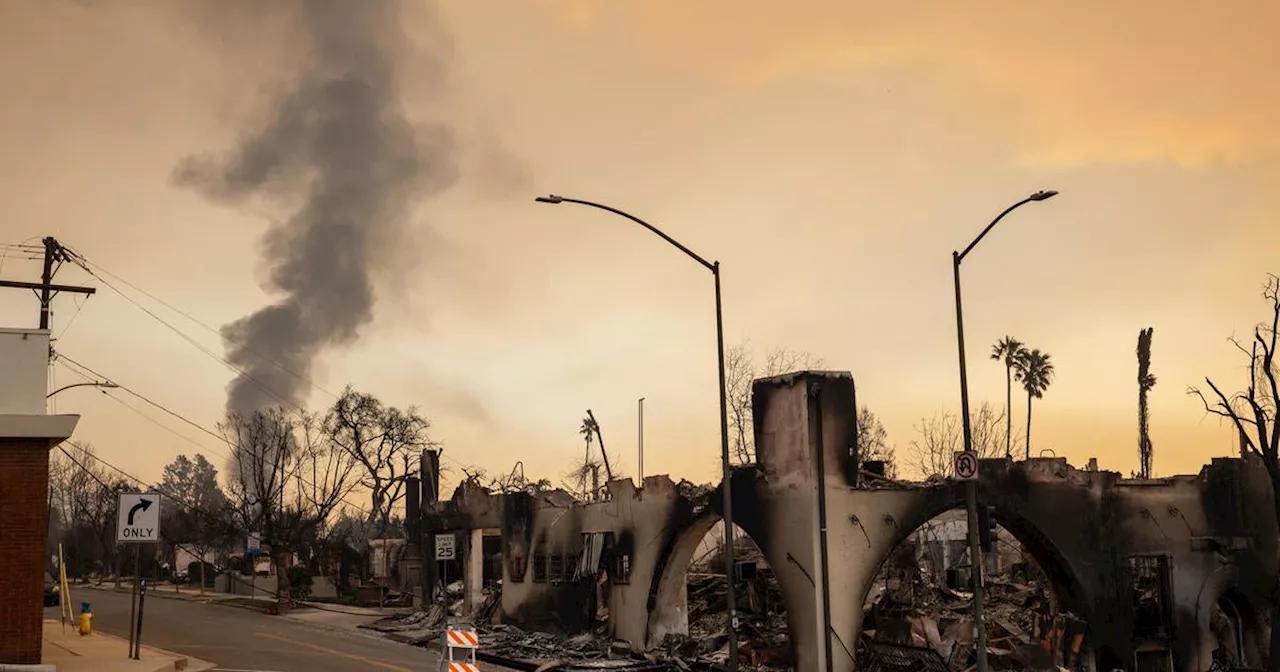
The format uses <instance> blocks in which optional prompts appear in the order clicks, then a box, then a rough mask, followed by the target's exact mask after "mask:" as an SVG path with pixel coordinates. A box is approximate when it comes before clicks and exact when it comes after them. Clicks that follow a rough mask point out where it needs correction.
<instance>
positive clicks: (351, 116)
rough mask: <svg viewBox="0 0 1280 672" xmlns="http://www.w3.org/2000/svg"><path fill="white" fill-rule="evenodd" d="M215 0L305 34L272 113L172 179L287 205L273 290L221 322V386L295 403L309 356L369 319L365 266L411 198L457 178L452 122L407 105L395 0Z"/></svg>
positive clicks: (219, 193)
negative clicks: (420, 120) (228, 377)
mask: <svg viewBox="0 0 1280 672" xmlns="http://www.w3.org/2000/svg"><path fill="white" fill-rule="evenodd" d="M218 4H219V5H220V6H221V7H222V8H223V10H224V13H222V14H221V16H220V17H219V18H220V19H221V20H223V21H225V22H227V23H228V25H230V24H238V23H240V22H241V21H248V22H256V21H259V20H262V21H266V20H267V19H271V20H273V21H276V23H273V24H270V25H273V26H278V27H281V28H283V29H284V32H285V33H288V34H285V35H280V36H279V37H280V42H281V43H282V44H292V43H295V42H296V43H297V46H298V47H299V48H298V49H297V50H296V51H297V53H296V54H294V53H291V56H293V58H294V62H296V63H298V66H297V72H296V75H295V76H293V78H292V79H291V80H290V81H289V82H288V83H287V86H286V88H285V90H284V91H283V93H282V94H281V95H280V97H279V98H278V100H276V101H275V106H274V108H273V110H272V114H271V117H270V118H269V119H268V120H267V121H266V123H264V124H262V125H261V126H260V127H257V128H254V129H251V130H249V131H248V132H246V133H245V135H244V136H243V138H242V139H241V141H240V142H239V144H238V146H237V147H235V148H234V149H233V150H232V151H231V152H230V154H229V155H228V156H226V157H223V158H221V159H208V158H205V157H192V158H188V159H187V160H185V161H183V162H182V164H181V165H179V166H178V168H177V169H176V170H175V172H174V180H175V181H176V182H177V183H178V184H181V185H184V186H189V187H192V188H195V189H197V190H198V191H199V192H200V193H202V194H204V195H205V196H206V197H208V198H210V199H214V200H217V201H220V202H229V203H238V202H241V201H243V200H246V199H250V198H258V199H261V200H264V201H268V202H271V203H274V204H284V205H285V206H286V207H288V208H289V210H290V214H289V215H288V216H287V217H285V218H284V219H283V220H282V221H277V222H275V223H273V224H272V225H271V227H270V228H269V230H268V231H267V233H266V234H265V236H264V238H263V245H262V248H263V256H264V261H265V262H266V266H267V268H268V270H269V275H268V280H267V288H268V289H269V290H272V291H274V292H277V293H279V294H282V296H281V298H280V299H279V300H278V301H277V302H276V303H275V304H273V305H270V306H267V307H265V308H262V309H261V310H259V311H257V312H255V313H253V314H252V315H249V316H248V317H245V318H242V319H240V320H237V321H236V322H233V323H231V324H228V325H226V326H224V327H223V328H222V336H223V340H224V342H225V344H226V348H227V352H228V359H229V360H230V361H231V362H232V363H233V364H235V365H236V366H237V367H238V368H239V369H241V370H242V371H243V372H244V373H243V375H240V376H238V377H237V378H236V379H235V380H234V381H232V383H231V384H230V386H229V387H228V390H227V393H228V394H227V410H228V411H229V412H233V411H234V412H241V413H247V412H252V411H255V410H259V409H263V408H266V407H270V406H279V405H282V404H283V405H289V406H301V405H302V402H303V401H304V400H305V397H306V392H307V391H308V390H307V387H308V384H307V383H306V382H304V381H303V380H302V378H310V376H311V373H312V365H313V363H314V362H315V360H316V358H317V357H318V356H319V355H321V354H322V353H323V352H324V351H325V350H326V349H328V348H331V347H335V346H343V345H349V344H351V343H352V342H354V341H355V340H356V339H357V338H358V337H359V335H360V331H361V329H362V328H363V327H365V326H366V325H368V324H369V322H370V321H371V320H372V319H373V316H374V305H375V303H376V299H377V293H376V291H375V287H374V282H373V278H372V277H371V274H372V273H373V272H374V271H376V272H377V274H379V275H380V276H381V275H382V274H384V273H386V272H387V271H388V270H389V269H388V268H386V265H387V264H390V263H391V262H389V261H387V260H389V259H392V258H395V257H397V256H400V254H399V250H398V249H397V248H398V247H399V246H401V245H404V244H406V240H407V238H408V234H409V233H410V231H409V229H408V222H407V220H408V218H409V215H410V212H411V210H412V209H413V206H414V205H415V204H416V203H417V201H418V200H419V199H421V198H423V197H424V196H429V195H431V194H433V193H436V192H439V191H441V190H443V189H445V188H447V187H449V186H450V185H451V184H452V183H453V181H454V179H455V175H456V169H455V163H456V162H455V155H454V135H453V133H452V132H451V131H450V130H449V129H445V128H441V127H437V126H431V127H418V126H415V125H413V124H412V123H411V122H410V120H409V119H407V118H406V115H405V112H404V110H403V108H402V105H401V101H400V98H399V92H398V90H397V68H396V66H397V64H398V63H402V62H404V60H405V58H404V57H405V55H406V53H407V51H408V41H407V38H406V36H405V35H404V32H403V30H402V29H401V27H400V19H401V17H400V11H399V10H400V8H399V6H398V3H396V2H394V1H392V0H272V2H265V3H218ZM268 15H269V16H268ZM254 25H255V24H250V23H246V24H242V27H244V28H245V29H246V30H248V29H250V28H252V27H253V26H254ZM295 33H296V34H295ZM299 35H300V36H301V40H298V37H297V36H299ZM444 65H445V63H442V62H434V63H433V62H422V61H421V60H415V62H414V70H415V71H414V75H415V77H421V76H428V75H429V76H431V77H433V78H434V77H437V76H438V74H439V72H440V71H441V70H442V69H443V66H444ZM393 281H394V278H393ZM282 369H283V370H282Z"/></svg>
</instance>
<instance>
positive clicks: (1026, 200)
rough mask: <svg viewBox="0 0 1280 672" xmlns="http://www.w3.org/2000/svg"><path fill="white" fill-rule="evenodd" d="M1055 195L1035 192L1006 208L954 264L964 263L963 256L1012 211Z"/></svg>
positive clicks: (960, 254)
mask: <svg viewBox="0 0 1280 672" xmlns="http://www.w3.org/2000/svg"><path fill="white" fill-rule="evenodd" d="M1057 195H1058V192H1056V191H1037V192H1036V193H1034V194H1031V195H1030V196H1028V197H1026V198H1024V199H1022V200H1021V201H1018V202H1017V203H1014V204H1013V205H1011V206H1009V207H1008V208H1005V211H1004V212H1002V213H1000V214H999V215H998V216H996V218H995V219H993V220H991V223H990V224H988V225H987V228H985V229H983V230H982V233H979V234H978V237H977V238H974V239H973V242H972V243H969V246H968V247H966V248H964V252H961V253H959V254H957V255H956V263H957V264H959V263H960V262H961V261H964V257H965V255H967V254H969V251H970V250H972V249H973V248H974V247H975V246H976V245H977V244H978V243H979V242H981V241H982V239H983V238H984V237H986V235H987V233H988V232H989V231H991V229H994V228H995V226H996V224H999V223H1000V220H1002V219H1004V216H1005V215H1007V214H1009V213H1011V212H1013V211H1014V210H1017V209H1018V208H1020V207H1022V206H1024V205H1026V204H1028V203H1030V202H1032V201H1045V200H1048V199H1050V198H1053V197H1054V196H1057Z"/></svg>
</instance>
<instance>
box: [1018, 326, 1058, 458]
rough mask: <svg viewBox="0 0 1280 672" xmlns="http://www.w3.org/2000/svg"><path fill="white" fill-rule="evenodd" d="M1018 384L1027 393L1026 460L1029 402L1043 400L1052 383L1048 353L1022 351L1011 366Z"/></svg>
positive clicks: (1028, 435)
mask: <svg viewBox="0 0 1280 672" xmlns="http://www.w3.org/2000/svg"><path fill="white" fill-rule="evenodd" d="M1013 367H1014V369H1015V370H1016V376H1017V378H1018V382H1020V383H1022V389H1024V390H1026V391H1027V459H1028V460H1029V459H1031V400H1032V399H1033V398H1034V399H1042V398H1044V392H1045V390H1047V389H1049V384H1050V383H1052V382H1053V363H1052V362H1050V361H1049V353H1047V352H1040V350H1039V349H1038V348H1037V349H1035V350H1023V352H1022V355H1021V356H1020V357H1018V359H1017V361H1016V362H1015V363H1014V365H1013Z"/></svg>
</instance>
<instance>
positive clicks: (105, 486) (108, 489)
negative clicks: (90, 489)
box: [58, 441, 349, 613]
mask: <svg viewBox="0 0 1280 672" xmlns="http://www.w3.org/2000/svg"><path fill="white" fill-rule="evenodd" d="M68 443H70V444H71V445H72V447H74V448H76V449H78V450H79V451H80V452H81V453H82V454H84V455H85V456H86V457H89V458H90V459H93V460H95V461H97V462H99V463H101V464H103V465H104V466H106V467H108V468H109V469H111V470H112V471H115V472H116V473H118V474H120V475H121V476H123V477H125V478H126V479H128V480H130V481H132V482H133V483H136V484H137V485H138V486H139V487H144V488H148V489H149V490H150V491H151V492H155V493H157V494H160V495H163V496H164V497H167V498H169V499H172V500H174V501H176V502H177V503H178V504H180V505H182V506H183V507H184V508H186V509H187V510H189V511H192V512H193V513H197V514H201V515H203V516H206V517H209V518H213V519H214V520H215V521H216V522H217V523H218V524H220V525H223V526H225V527H226V528H227V529H231V530H234V531H237V532H243V533H244V534H246V535H251V534H253V532H251V531H249V530H247V529H245V528H243V527H240V526H238V525H237V524H236V523H235V522H233V521H230V520H228V519H226V518H221V517H219V516H217V515H215V514H212V513H209V512H207V511H204V510H203V509H201V508H200V507H198V506H195V505H194V504H191V503H189V502H186V501H184V500H183V499H182V498H181V497H178V496H176V495H174V494H173V493H172V492H166V491H165V490H164V489H163V488H161V487H160V486H159V485H155V484H148V483H146V482H145V481H143V480H142V479H140V478H138V477H137V476H134V475H132V474H130V473H128V472H126V471H124V470H123V469H121V468H119V467H117V466H115V465H114V464H111V463H110V462H108V461H106V460H104V459H103V458H101V457H99V456H98V455H97V454H95V453H93V452H91V451H89V450H86V449H85V448H84V446H81V445H79V444H77V443H76V442H74V441H68ZM58 449H59V450H61V451H62V454H63V455H66V456H67V459H69V460H71V462H72V463H73V464H75V465H76V466H78V467H80V469H81V470H82V471H84V472H85V473H86V474H88V475H89V477H90V478H92V479H93V480H95V481H97V482H98V485H100V486H102V488H103V490H105V491H106V492H111V491H112V490H114V489H115V488H113V487H112V486H110V485H108V484H107V483H106V482H104V481H103V480H102V479H101V478H100V477H99V476H98V475H97V474H96V473H94V472H93V470H91V469H89V468H88V467H87V466H85V465H84V464H83V463H82V462H80V461H79V460H77V459H76V458H75V457H74V456H73V455H72V454H71V453H70V452H68V451H67V449H66V448H64V447H63V446H61V445H59V446H58ZM158 532H159V534H160V536H161V537H162V538H163V539H164V540H165V541H167V542H169V543H170V544H172V545H173V546H174V547H175V548H182V549H184V550H187V552H188V553H191V550H188V549H191V548H192V547H191V545H190V544H185V545H184V544H183V543H182V542H179V541H177V540H175V539H173V537H171V536H169V535H168V534H166V533H165V531H164V528H163V527H161V528H160V529H159V530H158ZM194 550H199V549H194ZM191 555H192V556H193V557H196V558H198V559H199V561H200V562H202V563H203V562H205V559H204V557H202V555H201V554H199V553H191ZM210 564H212V563H210ZM214 568H215V569H218V570H219V571H226V568H219V567H218V566H217V565H214ZM175 569H176V568H175ZM254 572H255V573H256V572H257V569H256V567H255V569H254ZM232 578H233V579H235V580H237V581H239V582H240V584H241V585H245V581H244V580H243V579H236V578H235V577H232ZM249 585H254V584H249ZM255 589H256V590H261V591H262V592H264V593H266V594H268V595H270V596H271V597H274V598H276V599H277V600H288V601H289V602H295V603H303V601H302V600H295V599H294V598H293V596H292V595H290V596H288V597H285V596H284V595H282V594H280V593H278V592H276V591H274V590H270V589H268V588H256V586H255ZM250 599H253V596H250ZM305 604H306V605H307V606H308V607H311V608H313V609H318V610H320V611H332V612H335V613H349V612H344V611H341V610H339V609H330V608H327V607H324V606H323V605H320V604H317V603H314V602H306V603H305Z"/></svg>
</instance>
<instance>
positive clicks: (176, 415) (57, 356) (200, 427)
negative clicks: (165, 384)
mask: <svg viewBox="0 0 1280 672" xmlns="http://www.w3.org/2000/svg"><path fill="white" fill-rule="evenodd" d="M53 356H54V358H55V359H57V360H65V361H68V362H71V363H72V364H74V365H76V366H77V367H79V368H81V369H84V370H85V371H88V372H89V373H91V374H93V375H94V376H97V377H98V379H99V380H108V381H111V382H112V383H115V384H116V386H117V387H119V389H121V390H124V391H125V392H128V393H129V394H131V395H133V396H135V397H137V398H138V399H140V400H141V401H144V402H146V403H147V404H150V405H151V406H154V407H155V408H157V409H159V410H161V411H164V412H165V413H167V414H169V415H171V416H173V417H174V418H177V419H178V420H180V421H182V422H184V423H186V424H188V425H190V426H192V427H194V428H196V429H198V430H200V431H201V432H204V433H205V434H208V435H209V436H212V437H213V438H215V439H217V440H219V441H221V442H223V443H225V444H227V446H228V447H230V448H232V449H235V446H234V445H232V443H231V442H230V441H229V440H227V437H225V436H221V435H219V434H218V433H217V432H214V431H212V430H210V429H208V428H206V427H204V426H203V425H200V424H199V423H197V422H195V421H194V420H191V419H189V418H187V417H186V416H184V415H182V414H181V413H178V412H177V411H175V410H173V409H170V408H169V407H167V406H165V405H164V404H161V403H160V402H158V401H154V400H152V399H151V398H150V397H146V396H144V395H142V394H140V393H138V392H135V391H134V390H133V388H130V387H129V386H127V385H123V384H121V383H120V382H119V381H116V380H113V379H111V378H110V377H108V376H104V375H102V374H101V373H98V372H97V371H94V370H93V369H91V368H89V367H88V366H85V365H84V364H81V363H80V362H77V361H76V360H74V359H72V358H70V357H68V356H66V355H65V354H63V353H61V352H54V354H53ZM107 396H110V395H107Z"/></svg>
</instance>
